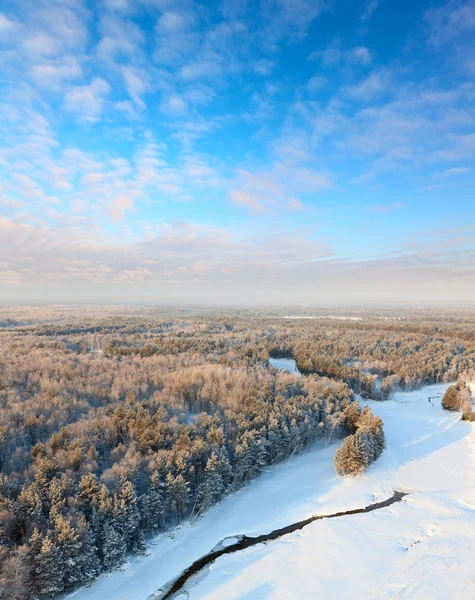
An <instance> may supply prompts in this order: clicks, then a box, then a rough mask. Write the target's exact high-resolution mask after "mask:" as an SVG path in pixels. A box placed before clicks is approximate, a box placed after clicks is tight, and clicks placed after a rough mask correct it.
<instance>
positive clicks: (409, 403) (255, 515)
mask: <svg viewBox="0 0 475 600" xmlns="http://www.w3.org/2000/svg"><path fill="white" fill-rule="evenodd" d="M446 387H447V385H445V384H444V385H434V386H428V387H426V388H424V389H422V390H418V391H414V392H409V393H398V394H397V395H396V396H395V397H394V398H393V399H392V400H390V401H386V402H367V404H369V405H370V406H371V410H372V411H373V412H374V413H376V414H378V415H379V416H381V417H382V418H383V419H384V421H385V432H386V439H387V450H386V451H385V452H384V454H383V455H382V457H381V458H380V459H379V460H378V461H377V462H376V463H374V464H373V465H372V466H371V467H370V469H369V470H368V471H367V472H366V473H365V474H364V475H362V476H360V477H357V478H352V479H342V478H340V477H337V476H336V475H335V472H334V469H333V455H334V452H335V449H336V446H335V445H333V446H330V447H328V448H324V447H322V446H318V445H317V446H315V447H314V448H313V449H312V450H311V451H309V452H307V453H305V454H303V455H301V456H298V457H295V458H293V459H292V460H291V461H290V462H288V463H286V464H281V465H278V466H275V467H273V468H271V469H268V471H267V472H266V473H264V474H263V475H261V476H260V477H259V478H258V479H256V480H255V481H253V483H252V484H251V485H249V486H248V487H246V488H244V489H242V490H240V491H239V492H238V493H236V494H234V495H233V496H231V497H229V498H226V499H225V500H224V501H223V502H221V503H220V504H219V505H217V506H215V507H214V508H212V509H211V510H210V511H209V512H208V513H207V514H206V515H205V516H204V517H203V518H202V519H200V520H199V521H195V522H194V523H193V525H192V526H190V525H188V526H183V527H181V528H180V529H179V530H177V531H176V532H175V535H174V536H173V538H170V537H169V536H167V535H160V536H157V537H156V538H155V539H154V540H153V542H152V544H151V546H150V548H149V554H148V555H147V556H146V557H138V558H133V559H131V560H130V562H129V564H128V569H127V571H123V572H118V573H115V574H113V575H112V576H108V577H106V576H103V577H101V578H100V579H99V580H98V581H97V582H96V583H94V584H93V585H92V586H91V587H90V588H86V589H82V590H79V591H78V592H76V593H75V594H73V595H72V596H71V597H74V600H106V599H108V598H110V599H112V598H113V599H114V600H126V599H127V600H146V599H147V598H150V597H151V598H153V597H154V596H155V594H157V592H158V590H159V589H160V588H161V586H164V585H165V584H166V583H168V582H170V581H171V580H172V579H174V578H176V577H177V576H178V575H179V574H180V573H181V572H182V571H183V570H184V569H185V568H186V567H188V566H189V565H190V564H191V563H192V562H194V561H195V560H196V559H198V558H199V557H201V556H203V555H204V554H207V553H208V552H209V551H210V550H211V549H213V548H214V547H216V546H217V545H218V544H220V543H222V542H223V540H225V538H233V537H236V536H238V535H240V534H248V535H258V534H261V533H264V532H269V531H271V530H273V529H276V528H277V527H281V526H284V525H288V524H290V523H293V522H296V521H299V520H301V519H303V518H305V517H308V516H310V515H313V514H317V513H320V514H322V513H332V512H337V511H344V510H349V509H352V508H359V507H364V506H366V505H368V504H371V503H372V502H375V501H380V500H383V499H386V498H388V497H389V496H390V495H391V494H392V492H393V489H398V490H403V491H409V492H410V495H409V496H407V497H406V498H405V499H404V501H403V502H401V503H399V504H394V505H392V506H391V507H388V508H384V509H382V510H380V511H375V512H372V513H368V514H360V515H353V516H344V517H341V518H337V519H332V520H328V521H326V520H322V521H316V522H314V523H312V524H310V525H308V526H307V527H305V528H304V529H302V530H300V531H298V532H296V533H293V534H290V535H287V536H284V537H283V538H281V539H279V540H276V541H274V542H270V543H268V544H266V545H259V546H256V547H253V548H249V549H248V550H244V551H242V552H238V553H235V554H231V555H225V556H222V557H221V558H219V559H218V560H217V561H216V562H215V563H214V564H213V565H212V566H211V567H210V568H209V569H208V571H206V572H205V573H204V574H202V575H201V576H199V577H198V578H196V580H195V581H191V582H189V585H188V587H187V589H185V590H183V596H180V598H181V597H183V598H189V600H205V599H206V600H237V599H240V600H271V599H272V600H284V599H285V600H289V599H294V598H295V599H297V598H298V599H302V598H340V599H346V598H348V599H351V600H358V599H361V600H363V599H364V600H372V599H374V600H376V599H378V600H383V599H388V600H389V599H390V598H397V599H398V600H399V599H400V600H403V599H409V598H410V599H411V600H412V599H416V600H422V599H424V600H426V599H427V600H429V599H430V600H438V599H440V600H442V599H446V598H457V600H465V599H467V600H468V599H470V600H472V599H473V598H474V597H475V574H474V570H473V565H472V562H471V560H472V556H473V549H474V548H475V500H474V499H475V434H474V429H473V428H474V427H475V425H474V424H471V423H466V422H463V421H460V420H459V415H458V414H456V413H449V412H445V411H443V410H442V408H441V407H440V405H439V402H435V406H434V407H433V406H431V404H430V403H429V402H428V400H427V397H428V396H435V395H436V394H437V393H442V392H443V391H444V390H445V389H446ZM228 543H229V542H228ZM193 584H196V585H193ZM155 597H158V595H157V596H155Z"/></svg>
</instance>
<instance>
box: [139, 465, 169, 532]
mask: <svg viewBox="0 0 475 600" xmlns="http://www.w3.org/2000/svg"><path fill="white" fill-rule="evenodd" d="M142 514H143V519H144V521H145V523H146V527H145V529H147V530H152V531H158V530H160V529H163V527H164V515H165V499H164V493H163V484H162V482H161V481H160V476H159V474H158V472H157V471H154V472H153V474H152V482H151V486H150V489H149V490H148V492H147V493H146V494H144V496H143V501H142Z"/></svg>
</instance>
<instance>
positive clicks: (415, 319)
mask: <svg viewBox="0 0 475 600" xmlns="http://www.w3.org/2000/svg"><path fill="white" fill-rule="evenodd" d="M299 316H300V318H287V317H286V315H285V313H283V312H279V311H270V312H265V311H250V310H247V311H232V310H221V311H218V310H216V311H205V310H201V311H199V310H191V309H190V310H182V311H178V310H176V309H175V310H172V309H170V310H165V309H160V310H158V309H152V308H149V309H146V308H141V309H139V308H137V309H132V308H127V307H111V308H108V307H104V308H99V307H98V308H96V309H94V310H92V311H86V310H84V309H81V308H80V307H72V308H70V309H66V308H64V307H63V308H62V307H44V308H41V309H40V308H31V309H30V308H27V307H23V308H21V307H16V308H13V307H10V308H9V307H3V308H2V309H1V312H0V598H2V599H5V600H6V599H8V600H10V599H14V600H27V599H31V598H51V597H54V596H56V595H59V594H61V593H64V592H68V591H72V590H74V589H75V588H77V587H78V586H80V585H83V584H86V583H88V582H90V581H92V580H93V579H94V578H95V577H97V576H98V575H99V574H100V573H102V572H108V571H112V570H114V569H117V568H119V567H120V566H121V564H122V563H123V561H124V559H125V557H126V556H127V555H128V554H131V553H132V554H134V553H135V554H140V553H143V552H145V549H146V543H147V540H148V539H149V538H151V536H153V535H154V534H156V533H158V532H161V531H169V532H172V531H173V529H174V528H175V527H176V526H177V525H179V524H180V522H182V521H183V520H185V519H186V520H190V521H193V520H195V519H200V517H201V516H202V515H203V514H204V513H205V511H207V510H208V509H209V508H210V507H211V506H213V505H214V504H216V503H217V502H219V501H220V500H221V499H222V498H223V497H224V496H226V495H228V494H232V493H233V492H235V491H236V490H238V489H240V488H241V487H243V486H245V485H247V484H248V483H249V482H250V481H251V480H252V479H253V478H255V477H256V476H258V475H259V474H260V473H261V472H262V470H263V469H264V468H265V467H266V466H268V465H272V464H274V463H278V462H281V461H284V460H289V459H291V458H292V457H293V456H294V455H296V454H298V453H300V452H301V451H303V450H304V449H306V448H308V447H310V446H311V445H312V444H314V443H315V442H319V443H321V444H324V445H325V446H328V445H330V444H332V443H334V442H336V441H338V442H339V448H338V449H337V450H336V454H335V470H336V473H337V474H339V475H341V476H347V475H357V474H358V473H360V472H361V471H363V470H364V469H365V468H367V467H368V465H369V464H370V463H371V462H372V461H374V460H376V459H377V458H378V457H379V456H380V455H381V453H382V452H383V451H384V448H385V439H384V430H383V422H382V420H381V419H380V418H379V417H377V416H376V415H374V414H373V413H372V412H371V410H370V409H369V408H368V407H366V408H363V406H362V405H361V401H362V400H364V399H372V400H378V401H382V402H384V401H385V400H387V399H389V398H390V397H391V395H392V394H394V392H395V391H398V390H411V389H416V388H418V387H421V386H423V385H426V384H430V383H440V382H446V381H447V382H448V381H460V383H459V384H457V385H456V386H453V388H449V390H450V393H449V392H448V395H447V397H446V399H445V402H446V406H445V408H448V409H449V410H461V409H462V408H463V409H464V410H465V413H467V406H466V402H465V400H464V398H465V396H466V391H465V387H464V383H463V382H464V381H469V380H473V378H474V375H475V325H474V324H473V323H474V320H473V314H471V313H470V312H467V311H463V310H453V311H452V310H450V311H449V310H446V311H442V312H441V311H438V312H437V313H432V312H431V311H430V310H417V311H411V310H405V311H394V310H361V311H353V312H352V313H351V314H350V315H349V316H348V314H346V313H344V312H341V313H339V312H338V311H337V312H336V313H332V314H330V315H329V313H328V312H325V311H323V310H322V311H320V312H318V311H315V310H314V311H309V312H308V313H305V312H302V313H301V314H300V315H299ZM306 317H309V318H306ZM310 317H311V318H310ZM279 357H286V358H293V359H295V361H296V364H297V366H298V369H299V371H300V373H301V374H302V376H299V375H298V374H290V373H287V372H282V371H279V370H276V369H275V368H273V367H272V366H270V365H269V358H279ZM464 394H465V395H464ZM469 412H470V411H469ZM465 413H464V414H465ZM467 415H468V413H467ZM467 418H468V416H467Z"/></svg>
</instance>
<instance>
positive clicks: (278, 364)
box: [269, 358, 301, 375]
mask: <svg viewBox="0 0 475 600" xmlns="http://www.w3.org/2000/svg"><path fill="white" fill-rule="evenodd" d="M269 364H270V365H272V366H273V367H274V368H275V369H279V370H280V371H288V372H289V373H292V374H293V373H297V375H300V374H301V373H300V371H299V370H298V368H297V363H296V362H295V360H294V359H293V358H269Z"/></svg>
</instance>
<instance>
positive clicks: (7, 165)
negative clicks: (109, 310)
mask: <svg viewBox="0 0 475 600" xmlns="http://www.w3.org/2000/svg"><path fill="white" fill-rule="evenodd" d="M474 35H475V0H449V1H448V2H446V1H440V0H434V1H431V2H429V1H424V2H419V3H414V2H407V1H403V2H397V3H396V2H394V1H393V0H366V1H365V2H343V1H342V0H330V1H329V2H326V1H325V2H324V1H322V2H320V1H318V0H317V1H314V0H261V1H258V2H251V1H249V2H246V1H237V0H222V1H216V2H214V1H213V2H194V1H193V0H177V1H174V2H169V1H168V0H140V1H131V0H103V1H101V2H97V3H93V2H88V1H87V0H76V1H74V2H71V1H70V0H39V1H38V2H35V3H31V2H28V1H26V0H20V1H19V2H13V1H12V0H6V1H5V2H4V3H3V4H2V9H1V11H0V64H1V66H2V75H3V76H2V78H1V80H0V89H1V90H2V101H1V102H0V104H1V110H0V135H1V143H0V302H5V303H8V302H10V303H23V304H25V303H26V304H28V303H37V302H40V303H55V302H58V303H75V302H79V303H93V304H107V303H119V304H120V303H138V304H154V303H159V304H164V303H165V304H166V303H169V304H177V305H179V304H195V305H202V306H212V305H226V306H231V305H232V306H240V305H241V306H264V305H269V306H270V305H285V306H291V305H308V306H312V305H314V306H321V305H328V304H337V305H348V306H350V305H354V306H361V305H369V304H371V305H378V304H391V305H393V304H396V305H397V304H400V303H403V304H420V305H433V304H439V305H441V304H447V303H460V304H465V303H472V302H475V300H474V298H475V198H474V190H475V177H474V170H473V163H474V156H475V82H474V74H475V47H474V44H473V38H474Z"/></svg>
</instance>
